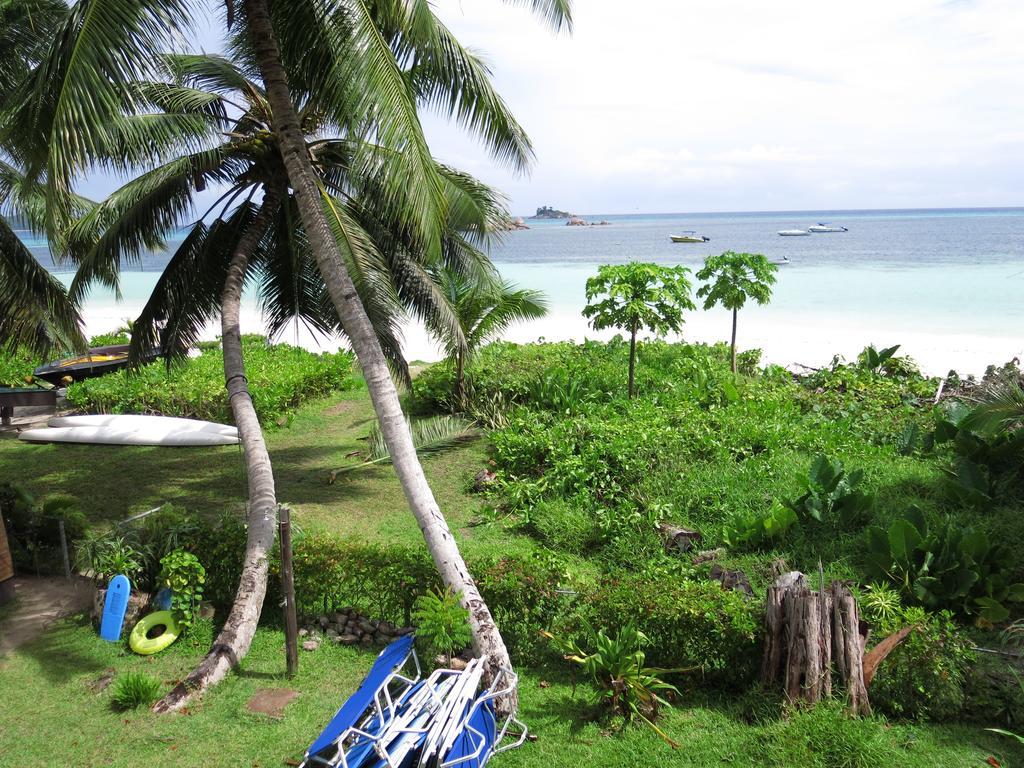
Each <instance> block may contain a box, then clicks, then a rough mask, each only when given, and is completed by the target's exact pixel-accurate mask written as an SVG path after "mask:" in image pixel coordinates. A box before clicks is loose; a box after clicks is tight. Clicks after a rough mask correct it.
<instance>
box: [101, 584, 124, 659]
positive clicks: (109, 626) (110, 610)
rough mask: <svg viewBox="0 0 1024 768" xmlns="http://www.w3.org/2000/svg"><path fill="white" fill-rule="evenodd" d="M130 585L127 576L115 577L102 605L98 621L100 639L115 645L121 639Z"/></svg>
mask: <svg viewBox="0 0 1024 768" xmlns="http://www.w3.org/2000/svg"><path fill="white" fill-rule="evenodd" d="M131 591H132V585H131V582H129V581H128V577H127V576H122V575H120V574H119V575H117V576H115V577H114V578H112V579H111V580H110V586H108V587H107V599H106V600H105V601H104V603H103V617H102V619H101V620H100V637H102V638H103V639H104V640H106V641H108V642H111V643H116V642H118V641H119V640H120V639H121V629H122V627H123V626H124V614H125V611H127V610H128V596H129V595H130V594H131Z"/></svg>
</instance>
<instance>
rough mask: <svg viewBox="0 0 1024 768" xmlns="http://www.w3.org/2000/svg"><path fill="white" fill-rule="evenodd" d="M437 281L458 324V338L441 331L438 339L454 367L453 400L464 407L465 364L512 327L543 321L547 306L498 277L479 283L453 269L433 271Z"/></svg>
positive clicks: (541, 297)
mask: <svg viewBox="0 0 1024 768" xmlns="http://www.w3.org/2000/svg"><path fill="white" fill-rule="evenodd" d="M434 279H435V280H436V281H437V284H438V285H439V286H440V288H441V291H442V292H443V293H444V295H445V298H446V299H447V300H448V302H449V303H450V304H451V306H452V307H453V309H454V311H455V316H456V317H457V318H458V322H459V331H460V333H459V334H458V335H457V336H456V335H454V334H451V333H448V332H447V331H446V329H444V328H438V329H437V330H436V331H435V335H436V336H437V337H438V338H440V339H441V341H442V343H443V345H444V351H445V356H446V357H447V359H448V360H450V361H452V362H453V363H454V365H455V384H454V387H453V389H452V398H453V401H454V402H455V403H457V404H461V403H462V401H463V399H464V395H465V380H466V363H467V362H469V361H470V360H471V359H472V356H473V354H474V353H475V352H476V351H477V350H478V349H479V348H480V347H481V346H483V345H484V344H485V343H487V342H488V341H491V340H492V339H494V338H495V337H496V336H498V335H499V334H501V333H502V332H504V331H505V330H507V329H508V327H509V326H511V325H512V324H513V323H517V322H521V321H524V320H535V319H537V318H540V317H543V316H544V315H545V314H547V311H548V310H547V302H546V301H545V299H544V294H542V293H541V292H540V291H532V290H526V289H520V288H517V287H516V285H515V284H514V283H511V282H509V281H507V280H501V279H499V278H496V277H487V278H485V279H484V280H483V281H478V280H474V279H473V278H472V277H471V276H469V275H466V274H460V273H459V272H456V271H455V270H453V269H450V268H441V269H438V270H435V271H434Z"/></svg>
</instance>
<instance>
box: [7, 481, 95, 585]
mask: <svg viewBox="0 0 1024 768" xmlns="http://www.w3.org/2000/svg"><path fill="white" fill-rule="evenodd" d="M0 516H2V517H3V524H4V525H5V526H6V528H7V542H8V546H9V547H10V550H11V557H12V559H13V561H14V567H15V568H16V569H18V570H25V571H32V572H33V573H35V574H36V575H39V574H52V573H63V571H64V556H63V553H62V552H61V543H60V524H61V522H63V523H64V535H65V537H66V538H67V541H68V542H69V544H70V542H72V541H73V540H74V539H75V538H76V537H78V536H81V535H82V533H83V532H84V531H85V527H86V518H85V515H84V514H83V513H82V512H81V511H80V510H79V509H78V508H77V506H76V502H75V499H74V498H72V497H71V496H67V495H63V494H52V495H50V496H44V497H42V498H36V497H35V496H33V495H32V494H30V493H29V492H28V491H26V490H25V489H23V488H21V487H20V486H17V485H14V484H11V483H0Z"/></svg>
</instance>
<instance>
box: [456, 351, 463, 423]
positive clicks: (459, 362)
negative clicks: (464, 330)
mask: <svg viewBox="0 0 1024 768" xmlns="http://www.w3.org/2000/svg"><path fill="white" fill-rule="evenodd" d="M465 382H466V357H465V355H463V353H462V352H456V353H455V407H456V408H458V409H459V410H465V406H466V404H465V403H464V402H463V400H464V399H465V396H466V383H465Z"/></svg>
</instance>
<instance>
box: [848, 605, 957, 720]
mask: <svg viewBox="0 0 1024 768" xmlns="http://www.w3.org/2000/svg"><path fill="white" fill-rule="evenodd" d="M865 618H866V619H868V620H869V621H870V622H871V623H872V625H873V626H874V630H875V633H876V636H877V637H878V639H881V638H883V637H886V636H888V635H890V634H892V633H893V632H896V631H898V630H899V629H901V628H903V627H906V626H909V625H914V626H916V627H917V629H915V630H914V631H913V632H911V633H910V635H909V636H908V637H907V639H906V640H904V641H903V643H902V644H901V645H900V646H899V647H898V648H896V650H894V651H893V652H892V653H891V654H890V655H889V656H888V657H887V658H886V659H885V661H883V662H882V665H881V666H880V667H879V669H878V672H877V673H876V675H875V678H874V680H872V682H871V703H872V704H873V705H874V706H875V708H876V709H878V710H879V711H880V712H883V713H884V714H886V715H889V716H890V717H898V718H906V719H912V720H950V719H954V718H956V717H957V716H958V715H959V714H960V712H961V710H962V709H963V706H964V682H965V679H966V676H967V673H968V670H969V669H970V666H971V664H972V662H973V661H974V652H973V650H972V647H973V644H972V643H971V642H970V640H969V638H968V637H967V636H966V635H965V634H964V632H963V630H962V629H961V628H960V627H959V626H958V625H957V623H956V622H955V621H954V620H953V614H952V613H950V612H949V611H939V612H937V613H929V612H927V611H925V610H924V609H922V608H916V607H912V608H902V607H901V608H899V609H898V610H897V611H895V612H894V613H893V614H891V615H888V616H886V615H882V614H880V613H879V612H878V611H872V610H871V609H870V608H868V607H867V606H866V610H865Z"/></svg>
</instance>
